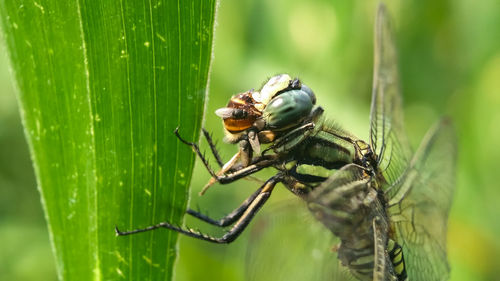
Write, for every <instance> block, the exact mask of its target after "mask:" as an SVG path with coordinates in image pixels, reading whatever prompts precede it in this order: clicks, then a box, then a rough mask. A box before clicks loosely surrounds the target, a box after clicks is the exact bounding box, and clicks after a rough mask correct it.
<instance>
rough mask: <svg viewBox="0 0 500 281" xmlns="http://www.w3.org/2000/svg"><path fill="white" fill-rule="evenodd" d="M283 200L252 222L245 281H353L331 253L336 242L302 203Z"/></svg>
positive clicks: (333, 253)
mask: <svg viewBox="0 0 500 281" xmlns="http://www.w3.org/2000/svg"><path fill="white" fill-rule="evenodd" d="M290 195H291V194H290ZM286 200H287V202H286V203H284V202H280V203H277V204H274V205H273V206H267V207H271V208H266V213H265V214H261V215H260V216H259V217H258V218H256V221H255V222H254V225H253V227H252V231H251V234H250V235H251V238H250V243H249V245H248V249H247V258H246V259H247V262H246V264H247V269H246V273H245V276H247V280H250V281H303V280H308V281H309V280H311V281H330V280H336V281H337V280H338V281H355V280H356V279H354V278H353V277H351V276H350V273H349V272H348V271H347V269H346V268H345V267H343V266H342V265H340V262H339V260H338V259H337V253H336V252H335V251H333V250H332V249H333V248H334V246H335V245H337V244H338V243H339V241H338V239H337V238H335V237H334V236H333V235H332V233H331V232H330V231H328V230H327V229H326V228H325V227H324V226H323V225H322V224H321V223H319V222H318V221H316V220H315V219H314V218H313V217H312V215H311V214H310V212H309V211H308V210H307V207H306V206H305V204H304V202H303V201H299V200H300V199H298V198H295V197H290V198H287V199H286ZM263 211H264V210H263Z"/></svg>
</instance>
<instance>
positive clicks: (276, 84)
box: [215, 74, 316, 143]
mask: <svg viewBox="0 0 500 281" xmlns="http://www.w3.org/2000/svg"><path fill="white" fill-rule="evenodd" d="M315 103H316V97H315V95H314V93H313V91H312V90H311V89H310V88H309V87H308V86H306V85H304V84H302V82H301V81H300V80H299V79H297V78H291V77H290V76H289V75H288V74H279V75H276V76H273V77H271V78H270V79H269V80H268V81H267V82H266V83H265V84H264V86H262V88H261V89H260V90H259V91H253V90H250V91H247V92H244V93H241V94H238V95H235V96H233V97H232V98H231V100H230V101H229V103H228V104H227V106H226V107H224V108H220V109H218V110H217V111H216V112H215V114H217V116H219V117H221V118H222V119H223V122H224V128H225V131H226V140H227V141H228V142H230V143H235V142H238V141H240V140H241V139H242V137H248V136H249V135H258V136H259V137H258V138H259V139H260V142H263V143H269V142H272V141H273V140H274V138H275V137H276V135H277V134H281V133H282V132H284V131H286V130H287V129H290V128H294V127H296V126H299V125H301V122H302V121H303V120H304V119H306V118H307V117H308V116H309V115H310V113H311V111H312V108H313V106H314V104H315Z"/></svg>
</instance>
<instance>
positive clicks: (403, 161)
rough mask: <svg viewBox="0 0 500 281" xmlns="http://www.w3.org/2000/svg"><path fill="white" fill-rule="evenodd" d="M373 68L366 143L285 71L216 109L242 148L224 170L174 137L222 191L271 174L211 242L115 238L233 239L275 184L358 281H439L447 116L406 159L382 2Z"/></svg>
mask: <svg viewBox="0 0 500 281" xmlns="http://www.w3.org/2000/svg"><path fill="white" fill-rule="evenodd" d="M374 57H375V62H374V80H373V92H372V104H371V114H370V118H371V122H370V139H369V142H365V141H363V140H361V139H359V138H357V137H355V136H354V135H352V134H350V133H348V132H347V131H345V130H343V129H342V128H340V127H339V126H338V125H335V123H333V122H330V121H329V120H328V119H327V118H325V116H324V110H323V109H322V108H321V107H319V106H317V105H316V97H315V94H314V93H313V91H312V90H311V89H310V88H309V87H308V86H306V85H304V84H303V83H302V81H300V80H299V79H297V78H295V79H292V78H291V77H290V76H289V75H287V74H281V75H277V76H274V77H272V78H271V79H269V80H268V81H267V82H266V83H265V84H264V86H263V87H262V88H261V89H260V90H259V91H253V90H251V91H247V92H244V93H241V94H238V95H236V96H233V97H232V98H231V100H230V101H229V103H228V104H227V106H226V107H224V108H221V109H219V110H217V111H216V114H217V115H218V116H220V117H221V118H222V119H223V123H224V129H225V133H226V141H227V142H229V143H232V144H237V145H239V151H238V153H236V154H235V155H234V156H233V157H232V158H231V159H230V160H229V161H228V162H227V163H225V164H224V163H223V161H222V160H221V159H220V157H219V154H218V152H217V150H216V149H215V146H214V145H213V142H212V139H211V138H210V136H209V134H208V133H207V132H206V131H203V133H204V135H205V138H206V140H207V142H208V143H209V146H210V148H211V151H212V153H213V155H214V157H215V159H216V160H217V162H218V164H219V165H220V170H219V171H214V170H212V169H211V168H210V166H209V164H208V161H207V159H206V158H205V157H204V155H203V154H202V153H201V151H200V149H199V147H198V146H197V145H196V144H195V143H192V142H189V141H187V140H184V139H183V138H181V136H180V135H179V132H178V130H176V131H175V134H176V136H177V137H178V138H179V139H180V140H181V141H182V142H183V143H185V144H186V145H189V146H191V147H192V149H193V150H194V151H195V152H196V153H197V154H198V157H199V158H200V159H201V161H202V162H203V164H204V165H205V167H206V168H207V170H208V172H209V173H210V175H211V176H212V179H211V180H210V181H209V182H208V184H207V185H206V186H205V188H204V189H203V191H202V192H205V191H206V190H207V189H208V188H209V187H210V186H211V185H213V184H214V183H220V184H228V183H231V182H234V181H237V180H240V179H243V178H246V177H250V176H252V175H253V174H254V173H256V172H258V171H260V170H262V169H266V168H271V167H272V168H274V169H275V170H276V174H275V175H273V176H272V177H270V178H269V179H267V180H266V181H265V182H264V183H263V184H262V185H261V186H260V187H259V188H257V190H256V191H254V193H253V194H252V195H250V196H249V197H248V198H247V199H246V200H245V201H244V202H242V203H241V205H240V206H239V207H238V208H236V209H235V210H234V211H232V212H231V213H230V214H228V215H227V216H225V217H223V218H221V219H213V218H210V217H208V216H206V215H204V214H201V213H199V212H197V211H194V210H191V209H189V210H187V213H188V214H189V215H191V216H194V217H196V218H198V219H200V220H202V221H204V222H206V223H209V224H212V225H215V226H220V227H227V226H232V227H231V228H230V230H229V231H228V232H227V233H226V234H224V235H223V236H222V237H213V236H209V235H206V234H203V233H200V232H197V231H194V230H192V229H184V228H182V227H179V226H174V225H172V224H170V223H168V222H162V223H159V224H156V225H153V226H149V227H146V228H142V229H136V230H131V231H119V230H118V229H116V233H117V235H120V236H123V235H130V234H135V233H140V232H145V231H151V230H155V229H158V228H167V229H170V230H173V231H177V232H179V233H182V234H184V235H187V236H191V237H194V238H197V239H201V240H206V241H209V242H214V243H230V242H232V241H234V240H235V239H236V238H237V237H238V236H239V235H240V234H241V233H242V232H243V230H244V229H245V228H246V227H247V226H248V224H249V223H250V222H251V220H252V219H253V218H254V216H255V214H256V213H257V212H258V211H259V209H260V208H261V207H262V206H263V205H264V204H265V203H266V201H267V200H268V199H269V197H270V196H271V194H272V191H273V189H274V188H275V186H276V185H277V184H278V183H282V184H283V185H284V186H285V187H286V188H287V189H288V190H290V191H291V192H292V193H294V194H295V195H297V196H299V197H300V198H302V199H303V200H304V201H305V202H306V203H307V206H308V208H309V210H310V211H311V212H312V214H313V215H314V216H315V218H316V219H317V220H319V221H320V222H322V224H323V225H324V226H325V227H326V228H327V229H328V230H330V231H331V232H332V234H334V235H335V236H337V237H338V238H339V239H340V241H341V243H340V245H338V247H337V249H338V250H337V252H338V258H339V260H340V261H341V263H342V265H344V266H345V267H347V268H348V269H349V271H350V273H351V274H352V275H353V276H354V277H355V278H357V279H359V280H375V281H381V280H397V281H403V280H413V281H414V280H445V279H446V278H447V276H448V273H449V267H448V263H447V260H446V240H445V237H446V225H447V218H448V213H449V209H450V205H451V198H452V192H453V186H454V184H453V174H454V161H455V154H456V148H455V136H454V132H453V129H452V127H451V125H450V122H449V121H448V120H447V119H443V120H441V121H439V122H438V123H437V124H436V125H435V126H434V127H432V128H431V129H430V130H429V132H428V133H427V135H426V136H425V137H424V140H423V141H422V143H421V145H420V147H419V148H418V150H417V151H416V153H414V154H411V150H410V148H409V145H408V142H407V140H406V134H405V132H404V129H403V114H402V108H401V96H400V92H399V84H398V80H399V79H398V71H397V59H396V57H397V55H396V49H395V46H394V42H393V38H392V35H391V28H390V24H389V21H388V19H387V15H386V10H385V7H384V6H383V5H380V7H379V9H378V12H377V21H376V26H375V55H374Z"/></svg>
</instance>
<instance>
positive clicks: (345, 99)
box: [0, 0, 500, 281]
mask: <svg viewBox="0 0 500 281" xmlns="http://www.w3.org/2000/svg"><path fill="white" fill-rule="evenodd" d="M376 5H377V2H376V1H341V0H336V1H321V0H315V1H297V0H293V1H291V0H275V1H265V0H253V1H252V0H244V1H241V0H221V2H220V6H219V11H218V17H217V23H218V25H217V29H216V34H215V52H214V61H213V64H212V73H211V78H210V95H209V99H208V105H207V112H206V114H205V115H206V120H205V127H206V128H207V129H208V130H209V131H211V132H213V133H214V138H215V139H217V140H222V138H223V132H222V128H221V122H220V120H219V119H218V118H217V117H216V116H215V115H214V114H213V112H214V111H215V109H217V108H219V107H223V106H225V104H226V103H227V101H228V99H229V97H230V96H231V95H233V94H236V93H239V92H243V91H245V90H248V89H251V88H256V89H258V88H259V87H260V86H261V84H262V82H264V80H265V79H267V78H268V77H270V76H272V75H274V74H278V73H284V72H286V73H289V74H290V75H292V76H298V77H300V78H301V80H302V81H304V83H306V84H307V85H309V86H310V87H311V88H312V89H313V90H314V91H315V93H316V95H317V98H318V103H319V104H321V105H322V106H323V107H324V108H325V109H326V112H327V115H328V116H329V117H330V118H333V119H335V120H336V121H337V122H338V123H339V124H341V125H342V126H343V127H344V128H345V129H348V130H349V131H351V132H352V133H354V134H355V135H357V136H359V137H361V138H363V139H367V137H368V124H369V118H368V116H369V106H370V96H371V81H372V60H373V50H372V48H373V23H374V16H375V10H376ZM387 5H388V8H389V11H390V14H391V16H392V21H393V25H394V29H395V33H396V41H397V44H398V49H399V56H400V62H399V64H400V70H401V71H400V72H401V82H402V90H403V97H404V107H405V118H406V119H405V121H406V126H407V127H406V128H407V131H408V134H409V135H410V138H411V140H412V144H413V146H414V147H416V146H417V145H418V143H419V142H420V139H421V137H422V136H423V135H424V133H425V131H426V130H427V128H429V127H430V126H431V124H432V123H433V122H434V121H435V120H436V119H437V118H438V117H439V116H441V115H443V114H446V115H449V116H451V117H452V118H453V120H454V122H455V126H456V128H457V132H458V137H459V157H458V159H459V160H458V163H457V188H456V192H455V198H454V204H453V207H452V213H451V217H450V223H449V233H448V241H449V243H448V253H449V259H450V262H451V269H452V271H451V280H457V281H458V280H497V279H498V276H499V274H500V242H499V240H498V237H500V220H499V217H500V207H499V205H500V199H499V198H500V185H499V184H498V180H496V179H495V176H496V175H497V173H496V172H495V171H496V170H497V169H498V168H495V167H496V164H497V162H498V159H500V148H499V147H498V144H499V143H500V130H499V129H498V128H499V126H500V125H499V124H500V37H499V36H498V28H499V27H500V5H499V4H498V1H497V0H481V1H470V0H454V1H451V0H443V1H431V0H423V1H417V0H413V1H387ZM5 52H6V51H5V46H4V45H3V42H2V44H0V89H1V90H0V91H1V94H0V241H1V242H0V280H56V271H55V268H54V260H53V258H52V255H51V249H50V245H49V239H48V234H47V230H46V225H45V221H44V217H43V213H42V208H41V205H40V201H39V195H38V191H37V189H36V183H35V179H34V175H33V169H32V166H31V163H30V158H29V154H28V149H27V145H26V142H25V140H24V135H23V129H22V126H21V122H20V118H19V112H18V108H17V104H16V100H15V89H14V86H13V85H14V83H13V81H12V75H11V74H10V73H9V67H8V60H7V56H6V54H5ZM181 125H182V124H181ZM202 146H203V147H205V148H206V145H202ZM219 148H221V151H222V156H223V157H224V159H229V157H230V156H231V155H232V154H233V153H235V152H236V147H235V146H231V145H227V144H223V143H222V141H220V142H219ZM194 173H195V175H196V176H195V177H193V182H192V185H191V186H192V189H191V193H192V198H191V202H190V205H191V206H192V207H195V208H196V206H200V209H201V210H202V211H205V212H206V211H208V213H209V214H210V215H211V216H215V217H218V216H222V215H223V214H225V213H227V212H229V211H230V210H232V209H233V208H235V207H236V206H237V205H238V204H239V203H240V202H241V201H242V200H243V199H244V198H245V197H246V196H248V195H249V194H250V193H251V192H252V191H253V190H255V188H256V187H257V185H258V184H257V183H255V182H251V181H242V182H239V183H235V184H231V185H228V186H219V185H216V186H214V187H213V188H212V189H211V190H209V192H207V194H206V195H204V196H203V197H199V196H198V195H197V193H198V192H199V191H200V189H201V187H202V186H203V185H204V183H205V182H206V181H207V180H208V179H209V175H208V173H207V172H206V171H205V170H204V168H203V167H201V166H200V163H199V161H198V162H197V166H196V168H195V171H194ZM266 175H269V172H268V173H267V174H266V173H264V174H262V175H261V177H262V178H265V176H266ZM291 198H293V197H292V196H291V195H290V194H288V193H287V191H286V190H284V188H278V190H276V191H275V194H274V195H273V197H272V198H271V200H270V203H268V205H266V206H265V207H264V209H263V210H262V211H261V213H259V215H258V220H257V221H256V222H254V223H253V224H252V225H251V230H249V231H246V232H245V233H244V234H243V235H242V237H241V238H240V239H238V240H237V241H236V242H234V243H233V244H231V245H211V244H208V243H207V242H203V241H197V240H194V239H191V238H186V237H181V239H180V245H179V249H180V258H179V260H178V262H177V272H176V280H232V281H233V280H248V278H247V276H249V272H248V271H249V270H253V269H255V268H259V266H258V262H257V266H250V265H251V264H254V263H255V262H254V261H249V257H252V256H254V255H252V254H251V253H252V250H251V249H252V248H256V247H258V246H256V245H258V239H257V238H253V235H256V234H255V233H257V234H258V233H259V232H262V231H264V232H265V231H269V230H268V228H272V227H273V225H272V224H270V225H267V226H268V227H267V229H266V227H262V225H264V224H262V223H259V220H261V221H262V220H263V219H264V218H268V217H272V216H275V215H277V214H278V213H280V212H282V211H281V210H283V209H285V210H286V208H283V207H280V206H284V205H290V204H285V203H283V202H284V201H293V202H294V204H295V203H297V202H295V201H296V200H290V199H291ZM287 207H288V208H294V209H295V210H302V209H304V211H305V208H304V206H302V205H301V204H295V205H293V206H292V207H290V206H287ZM285 212H286V211H285ZM186 222H187V224H188V225H189V226H198V225H200V223H198V222H196V221H194V220H192V219H186ZM252 226H253V228H252ZM200 229H201V230H204V231H207V232H210V233H214V234H219V235H220V234H221V233H222V232H221V231H220V230H217V229H214V228H211V227H207V226H205V225H200ZM304 229H309V227H308V226H307V225H306V226H305V227H304ZM297 232H300V231H295V232H292V231H289V232H288V233H281V234H280V235H281V240H282V241H279V242H280V243H278V241H277V243H275V244H274V245H273V244H270V245H268V246H266V250H267V251H269V252H270V253H275V252H285V253H290V254H292V253H294V255H290V257H292V256H294V257H295V253H299V252H300V247H297V248H294V245H292V244H291V243H292V242H290V243H289V244H290V245H289V244H286V247H283V243H282V242H287V241H288V240H287V239H288V238H287V237H291V236H294V237H296V236H305V235H303V234H302V233H297ZM257 236H258V235H257ZM256 240H257V241H256ZM318 240H319V239H318ZM290 241H292V240H290ZM254 251H255V250H254ZM249 253H250V254H249ZM298 259H299V262H300V263H301V265H302V268H286V266H284V265H282V266H281V268H278V267H280V265H277V266H278V267H275V268H273V270H282V271H283V270H285V269H286V270H290V271H293V270H304V268H307V266H308V263H312V262H313V261H312V260H310V259H309V258H308V257H302V260H300V256H299V258H298ZM315 262H316V263H317V260H315ZM262 263H264V261H262ZM262 268H264V266H263V267H262ZM264 273H265V272H264Z"/></svg>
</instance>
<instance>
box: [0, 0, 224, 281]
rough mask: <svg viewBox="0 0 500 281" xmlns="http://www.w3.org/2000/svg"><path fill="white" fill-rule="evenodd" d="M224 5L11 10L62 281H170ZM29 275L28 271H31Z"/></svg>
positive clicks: (82, 1)
mask: <svg viewBox="0 0 500 281" xmlns="http://www.w3.org/2000/svg"><path fill="white" fill-rule="evenodd" d="M215 4H216V3H215V0H210V1H206V0H191V1H154V2H153V1H136V0H122V1H88V0H77V1H73V0H70V1H59V0H35V1H22V0H0V16H1V23H2V27H3V33H4V34H3V35H4V38H5V40H6V43H7V46H8V50H9V55H10V58H11V62H12V69H13V71H14V74H15V78H16V80H17V85H18V98H19V102H20V110H21V115H22V119H23V123H24V126H25V130H26V136H27V139H28V144H29V146H30V150H31V154H32V158H33V161H34V168H35V172H36V175H37V179H38V186H39V190H40V193H41V196H42V203H43V206H44V210H45V214H46V218H47V222H48V225H49V230H50V234H51V240H52V245H53V249H54V253H55V256H56V260H57V266H58V273H59V277H60V279H61V280H122V279H124V280H170V279H171V277H172V266H173V263H174V260H175V258H176V248H175V247H176V241H177V234H176V233H174V232H172V231H168V230H158V231H153V232H148V233H142V234H137V235H132V236H126V237H116V236H115V233H114V227H115V225H116V226H118V227H120V229H122V230H127V229H134V228H140V227H145V226H148V225H151V224H154V223H158V222H161V221H169V222H172V223H178V224H180V223H181V222H182V216H183V211H184V209H185V206H186V200H187V187H188V185H189V182H190V178H191V169H192V166H193V161H194V155H193V153H192V151H191V149H190V148H189V147H186V146H185V145H183V144H181V143H180V142H179V141H178V140H177V139H176V137H175V136H174V134H173V133H172V132H173V130H174V129H175V128H176V127H177V126H180V134H181V135H182V136H183V137H184V138H185V139H187V140H197V139H198V132H199V129H200V124H201V120H202V117H203V108H204V97H205V92H206V85H207V77H208V71H209V63H210V58H211V47H212V33H213V26H214V15H215ZM27 270H29V269H27Z"/></svg>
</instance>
